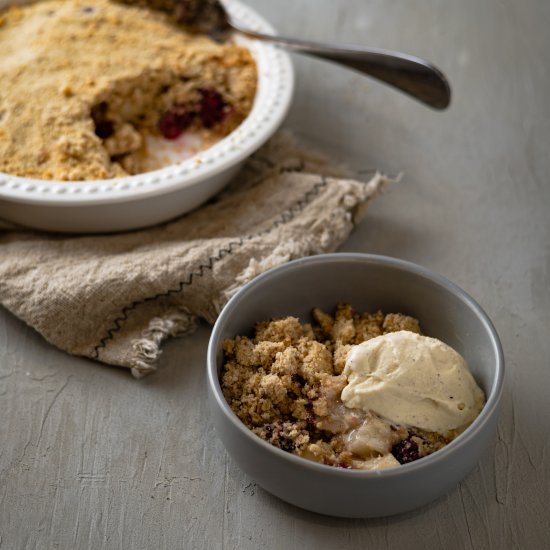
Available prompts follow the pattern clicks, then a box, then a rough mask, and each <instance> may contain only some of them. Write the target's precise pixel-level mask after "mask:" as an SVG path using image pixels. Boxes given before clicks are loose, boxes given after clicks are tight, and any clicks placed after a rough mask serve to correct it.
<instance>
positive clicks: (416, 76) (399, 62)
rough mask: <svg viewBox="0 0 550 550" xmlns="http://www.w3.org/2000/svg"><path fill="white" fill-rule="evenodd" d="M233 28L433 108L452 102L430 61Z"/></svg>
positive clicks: (384, 51)
mask: <svg viewBox="0 0 550 550" xmlns="http://www.w3.org/2000/svg"><path fill="white" fill-rule="evenodd" d="M230 25H231V27H233V29H235V30H237V31H239V32H240V33H241V34H244V35H246V36H249V37H251V38H256V39H258V40H265V41H269V42H273V43H275V44H278V45H280V46H283V47H285V48H288V49H290V50H292V51H294V52H297V53H304V54H307V55H311V56H314V57H318V58H321V59H326V60H328V61H334V62H336V63H340V64H341V65H345V66H346V67H349V68H351V69H354V70H356V71H359V72H360V73H364V74H366V75H369V76H371V77H373V78H376V79H378V80H381V81H382V82H385V83H386V84H389V85H391V86H393V87H394V88H397V89H399V90H401V91H402V92H405V93H406V94H409V95H410V96H412V97H414V98H415V99H417V100H419V101H421V102H422V103H424V104H426V105H428V106H429V107H432V108H434V109H439V110H442V109H446V108H447V107H448V106H449V103H450V101H451V88H450V86H449V83H448V81H447V79H446V78H445V75H444V74H443V73H442V72H441V71H440V70H439V69H438V68H437V67H434V66H433V65H432V64H431V63H429V62H427V61H425V60H424V59H420V58H419V57H415V56H412V55H407V54H403V53H399V52H393V51H390V50H381V49H377V48H361V47H355V46H348V47H342V48H341V47H337V46H333V45H329V44H320V43H316V42H309V41H305V40H298V39H294V38H285V37H283V36H274V35H273V36H272V35H269V34H263V33H259V32H256V31H251V30H249V29H246V28H244V27H241V26H240V25H239V24H238V23H237V22H235V21H233V20H231V21H230Z"/></svg>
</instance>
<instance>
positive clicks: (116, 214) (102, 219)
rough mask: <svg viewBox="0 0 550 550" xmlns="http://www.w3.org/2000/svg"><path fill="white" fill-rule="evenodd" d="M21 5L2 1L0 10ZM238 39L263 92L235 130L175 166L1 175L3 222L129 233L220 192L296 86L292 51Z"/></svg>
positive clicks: (246, 18)
mask: <svg viewBox="0 0 550 550" xmlns="http://www.w3.org/2000/svg"><path fill="white" fill-rule="evenodd" d="M22 3H24V2H21V1H15V2H14V1H9V0H0V9H3V8H5V7H7V6H8V5H10V4H22ZM224 4H225V5H226V8H227V10H228V11H229V12H230V14H231V15H232V16H233V17H234V18H235V19H236V20H238V21H241V22H242V23H243V25H244V24H245V25H246V26H247V27H250V28H251V29H256V30H260V31H263V32H274V29H273V28H272V27H271V25H270V24H269V23H267V21H265V20H264V19H263V18H262V17H260V16H259V15H258V14H257V13H256V12H255V11H253V10H252V9H251V8H249V7H248V6H245V5H244V4H241V3H240V2H238V1H236V0H226V1H225V2H224ZM235 39H236V41H238V42H239V43H241V44H244V45H245V46H246V47H248V48H249V49H250V51H251V53H252V55H253V57H254V59H255V61H256V64H257V68H258V89H257V92H256V97H255V99H254V105H253V108H252V111H251V113H250V114H249V116H248V117H247V118H246V119H245V120H244V122H243V123H242V124H241V125H240V126H239V127H238V128H237V129H235V130H234V131H233V132H231V134H229V135H228V136H226V137H225V138H224V139H222V140H220V141H219V142H217V143H216V144H215V145H213V146H211V147H209V148H208V149H206V150H204V151H201V152H200V153H197V154H196V155H194V156H192V157H191V158H189V159H187V160H184V161H182V162H180V163H178V164H174V165H171V166H168V167H166V168H162V169H160V170H155V171H153V172H147V173H143V174H138V175H135V176H128V177H124V178H116V179H109V180H89V181H53V180H38V179H30V178H23V177H17V176H12V175H10V174H6V173H3V172H0V219H4V220H7V221H9V222H13V223H16V224H20V225H23V226H26V227H31V228H34V229H41V230H46V231H56V232H70V233H102V232H114V231H125V230H131V229H137V228H141V227H147V226H150V225H154V224H157V223H161V222H164V221H167V220H170V219H172V218H175V217H177V216H179V215H181V214H184V213H185V212H188V211H190V210H192V209H193V208H196V207H197V206H199V205H200V204H202V203H203V202H205V201H206V200H208V199H209V198H210V197H212V196H213V195H214V194H216V193H217V192H218V191H220V190H221V189H222V188H223V187H224V186H225V185H226V184H227V183H228V182H229V180H230V179H231V177H232V176H233V175H235V173H236V172H237V171H238V170H239V168H240V167H241V165H242V163H243V162H244V161H245V160H246V158H247V157H248V156H250V155H251V154H252V153H253V152H254V151H256V150H257V149H258V148H259V147H260V146H261V145H263V144H264V143H265V142H266V141H267V140H268V139H269V138H270V137H271V136H272V135H273V134H274V132H275V131H276V130H277V128H278V127H279V126H280V124H281V123H282V121H283V119H284V117H285V116H286V114H287V112H288V109H289V107H290V103H291V101H292V94H293V89H294V73H293V68H292V64H291V61H290V57H289V55H288V54H287V53H285V52H283V51H281V50H279V49H277V48H275V47H274V46H272V45H269V44H266V43H262V42H259V41H254V40H249V39H246V38H244V37H241V36H236V38H235Z"/></svg>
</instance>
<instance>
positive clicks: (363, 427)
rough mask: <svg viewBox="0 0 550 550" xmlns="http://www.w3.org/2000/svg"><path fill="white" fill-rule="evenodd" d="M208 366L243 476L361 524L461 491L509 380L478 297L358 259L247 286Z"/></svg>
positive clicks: (338, 257)
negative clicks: (455, 489)
mask: <svg viewBox="0 0 550 550" xmlns="http://www.w3.org/2000/svg"><path fill="white" fill-rule="evenodd" d="M207 363H208V366H207V369H208V381H207V386H208V396H209V406H210V411H211V417H212V420H213V423H214V426H215V428H216V431H217V433H218V435H219V437H220V439H221V440H222V442H223V444H224V445H225V447H226V449H227V451H228V453H229V454H230V455H231V457H232V458H233V459H234V460H235V462H236V463H237V464H238V466H239V467H240V468H241V469H242V470H243V471H244V472H245V473H246V474H247V475H248V476H250V477H251V478H252V479H253V480H255V481H256V482H257V483H258V484H259V485H260V486H262V487H263V488H264V489H266V490H267V491H269V492H270V493H272V494H274V495H276V496H278V497H279V498H281V499H283V500H285V501H287V502H289V503H291V504H294V505H296V506H298V507H301V508H305V509H307V510H310V511H313V512H318V513H321V514H327V515H333V516H339V517H350V518H367V517H379V516H387V515H392V514H398V513H402V512H406V511H408V510H412V509H414V508H417V507H420V506H422V505H424V504H427V503H428V502H430V501H432V500H434V499H436V498H438V497H440V496H442V495H444V494H445V493H447V492H448V491H450V490H451V489H452V488H453V487H454V486H455V485H456V484H457V483H458V482H459V481H460V480H461V479H462V478H463V477H464V476H465V475H466V474H467V473H468V472H469V471H470V470H471V469H472V468H473V467H474V466H475V465H476V463H477V461H478V460H479V459H480V457H481V455H482V453H483V452H484V450H485V449H486V448H487V446H488V445H489V444H490V442H491V441H492V437H493V434H494V432H495V429H496V422H497V417H498V410H499V402H500V397H501V393H502V385H503V377H504V360H503V355H502V349H501V345H500V341H499V338H498V335H497V333H496V331H495V329H494V327H493V325H492V323H491V321H490V320H489V318H488V317H487V315H486V313H485V312H484V311H483V310H482V309H481V307H480V306H479V305H478V304H477V303H476V302H475V301H474V300H473V299H472V298H471V297H470V296H468V295H467V294H466V293H465V292H464V291H463V290H461V289H460V288H458V287H457V286H456V285H454V284H453V283H451V282H449V281H448V280H447V279H445V278H444V277H442V276H441V275H438V274H436V273H434V272H431V271H430V270H428V269H426V268H423V267H421V266H418V265H416V264H413V263H410V262H406V261H402V260H399V259H395V258H389V257H384V256H375V255H369V254H353V253H337V254H323V255H318V256H313V257H309V258H305V259H300V260H295V261H292V262H289V263H288V264H285V265H282V266H279V267H276V268H274V269H272V270H270V271H268V272H266V273H264V274H262V275H260V276H259V277H257V278H256V279H254V280H253V281H252V282H250V283H249V284H248V285H246V286H245V287H243V288H242V289H241V290H240V291H239V292H238V293H237V294H236V295H235V296H234V297H233V298H232V299H231V300H230V301H229V302H228V304H227V305H226V306H225V308H224V309H223V311H222V313H221V314H220V316H219V318H218V320H217V322H216V324H215V326H214V330H213V332H212V336H211V339H210V343H209V348H208V357H207ZM365 372H367V375H365ZM430 377H431V378H430Z"/></svg>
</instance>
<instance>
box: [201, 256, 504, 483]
mask: <svg viewBox="0 0 550 550" xmlns="http://www.w3.org/2000/svg"><path fill="white" fill-rule="evenodd" d="M341 262H345V263H348V262H357V263H363V264H376V265H384V266H388V267H393V268H397V269H400V270H403V271H406V272H408V273H411V274H414V275H417V276H420V277H423V278H426V279H429V280H430V281H432V282H433V283H435V284H436V285H438V286H441V287H443V288H444V289H445V290H447V291H449V292H450V293H452V294H453V295H455V296H457V297H458V298H459V299H460V300H461V301H462V302H464V303H465V304H466V306H467V307H469V308H470V309H471V310H472V311H473V312H474V313H475V314H476V316H477V317H478V318H479V319H480V320H481V322H482V324H483V325H484V327H485V329H486V331H487V334H488V336H489V339H490V344H491V347H492V348H493V351H494V354H495V357H496V365H495V375H494V379H493V382H492V385H491V388H490V391H489V392H488V396H487V400H486V403H485V405H484V407H483V409H482V410H481V412H480V413H479V415H478V416H477V418H476V419H475V420H474V421H473V422H472V424H471V425H470V426H468V428H466V430H464V432H462V433H461V434H460V435H459V436H458V437H456V439H454V440H453V441H451V442H450V443H449V444H448V445H446V446H445V447H444V448H443V449H441V450H439V451H437V452H435V453H433V454H431V455H429V456H427V457H424V458H422V459H421V460H418V461H414V462H410V463H408V464H403V465H401V466H400V467H399V468H398V467H395V468H388V469H382V470H354V469H345V468H335V467H334V466H329V465H326V464H320V463H317V462H314V461H311V460H307V459H305V458H302V457H299V456H297V455H294V454H292V453H289V452H287V451H283V450H282V449H279V448H277V447H274V446H273V445H271V444H269V443H267V441H264V440H263V439H261V438H260V437H258V436H257V435H255V434H254V433H253V432H252V431H251V430H249V429H248V428H247V427H246V426H245V425H244V424H243V422H242V421H241V420H240V419H239V418H238V417H237V415H236V414H235V413H234V412H233V411H232V409H231V407H230V406H229V404H228V403H227V401H226V400H225V397H224V396H223V393H222V391H221V385H220V382H219V374H218V366H217V358H216V356H217V353H218V342H219V340H220V337H221V333H222V331H223V329H224V325H225V323H226V320H227V319H228V318H229V316H230V315H232V314H233V313H234V311H235V310H236V309H237V307H238V303H239V301H240V299H241V297H242V296H244V295H245V294H247V293H249V292H251V291H252V290H253V289H254V288H255V287H257V286H258V285H261V284H263V283H264V282H265V281H266V280H267V279H270V278H272V277H276V276H277V275H278V274H280V273H282V272H283V271H289V270H290V271H293V270H299V269H300V268H301V267H302V266H303V265H311V264H327V263H341ZM207 384H208V387H209V390H210V392H211V394H212V396H213V398H214V400H215V402H216V405H217V406H218V408H219V409H220V410H221V411H222V413H223V414H224V416H225V417H226V418H227V419H228V420H229V421H230V422H231V423H232V424H233V426H234V427H236V428H237V430H238V431H239V432H240V433H242V434H243V435H244V436H245V437H246V438H248V439H249V440H250V441H251V442H252V441H253V442H255V444H256V445H259V446H260V448H262V449H263V450H264V452H268V453H273V455H274V457H279V458H280V459H281V460H288V461H290V463H291V464H293V465H295V466H296V467H300V468H303V469H308V470H313V471H314V472H318V473H322V474H325V475H333V476H344V477H346V478H349V476H354V477H356V478H380V477H381V478H384V477H387V478H390V477H395V476H403V475H409V474H413V473H414V472H415V471H420V470H423V469H424V468H430V467H431V466H430V465H432V464H435V463H437V462H441V461H444V460H446V459H447V457H449V456H450V455H454V454H455V453H456V452H459V450H460V449H461V448H464V447H465V446H466V445H468V443H469V442H470V441H471V440H472V439H474V438H475V437H476V436H477V435H478V434H479V433H480V432H482V431H483V429H484V427H485V425H486V424H487V423H488V422H490V421H491V419H492V417H493V415H494V414H496V413H497V412H498V408H499V404H500V399H501V396H502V392H503V386H504V353H503V350H502V345H501V342H500V338H499V336H498V333H497V331H496V329H495V327H494V325H493V323H492V321H491V320H490V318H489V316H488V315H487V313H485V311H484V310H483V308H482V307H481V306H480V305H479V304H478V303H477V302H476V301H475V300H474V299H473V298H472V297H471V296H470V295H469V294H468V293H467V292H466V291H464V290H463V289H462V288H460V287H459V286H458V285H456V284H455V283H453V282H452V281H450V280H449V279H447V278H446V277H444V276H443V275H441V274H439V273H437V272H435V271H432V270H430V269H428V268H426V267H423V266H421V265H419V264H416V263H414V262H411V261H408V260H402V259H400V258H395V257H391V256H383V255H378V254H367V253H357V252H336V253H330V254H318V255H314V256H308V257H305V258H300V259H296V260H292V261H290V262H288V263H286V264H283V265H280V266H277V267H274V268H272V269H270V270H268V271H266V272H264V273H262V274H260V275H258V276H257V277H255V278H254V279H253V280H252V281H250V282H249V283H247V284H246V285H244V286H243V287H242V288H241V289H240V290H239V291H238V292H237V293H236V294H235V295H234V296H233V297H232V298H231V299H230V300H229V301H228V302H227V304H226V305H225V307H224V308H223V310H222V312H221V313H220V315H219V317H218V319H217V321H216V323H215V324H214V328H213V330H212V333H211V335H210V339H209V342H208V350H207ZM253 444H254V443H253Z"/></svg>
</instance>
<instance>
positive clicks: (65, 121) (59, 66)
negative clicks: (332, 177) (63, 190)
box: [0, 0, 257, 180]
mask: <svg viewBox="0 0 550 550" xmlns="http://www.w3.org/2000/svg"><path fill="white" fill-rule="evenodd" d="M0 79H1V81H2V86H1V87H0V171H4V172H8V173H10V174H13V175H18V176H25V177H32V178H41V179H60V180H85V179H103V178H113V177H119V176H126V175H129V174H136V173H140V172H143V171H147V170H148V169H151V168H150V167H149V166H148V164H147V147H148V143H150V141H149V138H151V139H153V140H154V139H157V138H158V139H168V140H175V139H177V138H178V137H179V136H180V135H181V134H182V133H184V132H188V131H189V132H191V131H193V132H197V133H199V134H200V138H201V142H202V143H203V146H204V147H207V146H209V145H211V144H212V143H214V142H215V141H217V140H218V139H219V138H220V137H223V136H224V135H226V134H228V133H229V132H231V131H232V130H233V129H234V128H236V127H237V126H238V125H239V124H240V123H241V122H242V120H244V118H245V117H246V116H247V115H248V113H249V112H250V109H251V107H252V103H253V99H254V95H255V90H256V80H257V74H256V66H255V63H254V61H253V59H252V56H251V54H250V52H249V51H248V50H247V49H246V48H243V47H239V46H237V45H235V44H231V43H228V44H218V43H216V42H214V41H212V40H211V39H209V38H208V37H206V36H200V35H196V34H190V33H187V32H185V31H184V30H182V29H181V28H180V27H178V26H177V25H176V24H175V23H174V22H173V21H172V20H171V19H170V17H169V15H167V14H165V13H160V12H156V11H152V10H148V9H146V8H142V7H136V6H130V5H122V4H118V3H115V2H112V1H110V0H43V1H41V2H37V3H35V4H31V5H28V6H23V7H18V6H13V7H10V8H8V9H7V10H6V11H4V12H2V13H0Z"/></svg>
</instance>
